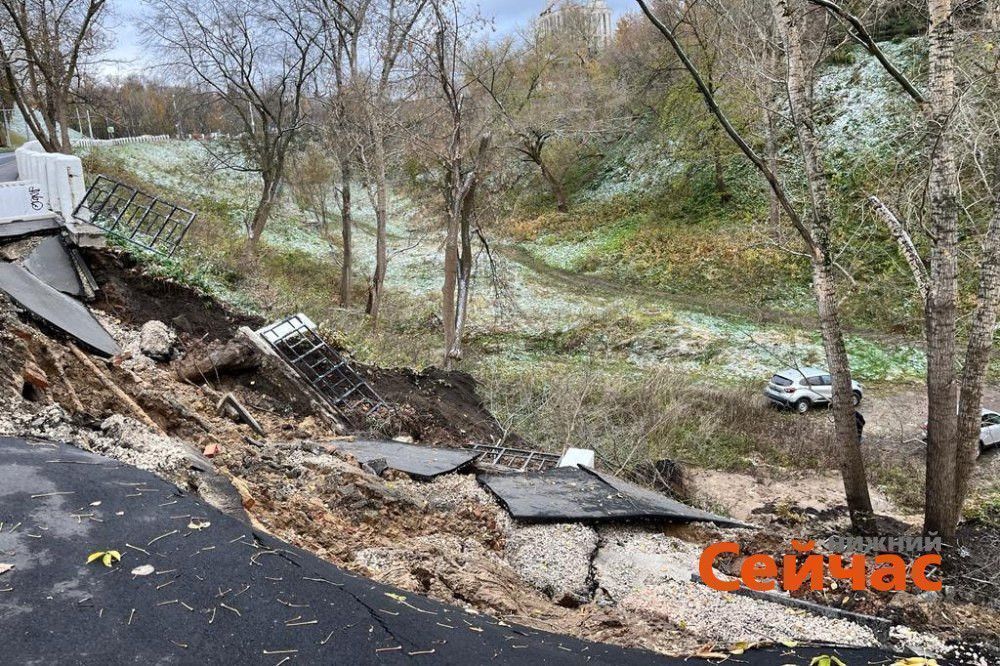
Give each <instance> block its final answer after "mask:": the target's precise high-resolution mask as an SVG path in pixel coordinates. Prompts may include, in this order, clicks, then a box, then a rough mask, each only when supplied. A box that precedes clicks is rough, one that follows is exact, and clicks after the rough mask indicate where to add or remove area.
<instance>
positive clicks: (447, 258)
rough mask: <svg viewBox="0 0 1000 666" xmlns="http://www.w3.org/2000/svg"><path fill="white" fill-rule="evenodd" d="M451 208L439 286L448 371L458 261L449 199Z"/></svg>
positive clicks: (455, 226)
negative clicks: (441, 278)
mask: <svg viewBox="0 0 1000 666" xmlns="http://www.w3.org/2000/svg"><path fill="white" fill-rule="evenodd" d="M451 199H452V201H451V206H450V207H449V210H448V231H447V234H446V236H445V241H444V284H443V285H442V286H441V299H442V300H441V319H442V325H443V329H444V367H445V369H448V370H450V369H451V365H452V361H453V360H454V357H453V356H452V354H453V352H454V350H455V342H456V329H457V327H456V324H457V321H458V319H457V317H456V304H457V301H456V294H457V292H458V282H459V277H458V273H459V261H458V231H459V221H458V214H457V213H458V211H457V210H455V208H456V203H455V201H454V197H451Z"/></svg>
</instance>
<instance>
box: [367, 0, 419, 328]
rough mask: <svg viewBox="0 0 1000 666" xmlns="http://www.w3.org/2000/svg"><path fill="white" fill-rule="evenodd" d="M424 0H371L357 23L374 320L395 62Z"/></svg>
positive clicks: (375, 318) (382, 257) (380, 288)
mask: <svg viewBox="0 0 1000 666" xmlns="http://www.w3.org/2000/svg"><path fill="white" fill-rule="evenodd" d="M427 2H428V0H372V2H371V5H370V6H369V8H368V10H367V19H366V21H365V23H364V25H363V29H364V39H363V42H362V43H363V48H364V50H365V58H364V65H365V66H364V68H363V69H360V71H359V72H358V77H357V80H356V81H355V86H356V89H357V95H358V96H357V97H356V98H355V99H357V100H358V102H359V105H360V107H361V109H360V112H361V117H362V120H363V127H364V134H365V136H364V139H363V141H362V143H361V150H360V152H359V157H360V160H361V164H362V166H363V167H364V171H365V184H366V188H367V191H368V195H369V198H370V199H371V201H372V204H373V205H374V207H375V226H376V231H375V234H376V238H375V271H374V273H373V274H372V277H371V282H370V284H369V290H368V305H367V307H366V311H367V313H368V314H369V315H370V316H371V318H372V323H373V325H374V326H375V327H377V326H378V324H379V317H380V315H381V308H382V298H383V295H384V293H383V292H384V290H385V275H386V270H387V268H388V264H389V250H388V247H389V239H388V220H389V160H390V157H389V150H390V146H389V140H390V137H391V135H392V133H393V131H394V130H396V129H397V128H398V123H399V121H398V118H397V112H398V109H399V101H400V100H399V98H398V97H395V96H394V95H395V94H396V93H398V92H399V91H400V89H401V87H402V85H401V81H400V79H405V78H406V72H404V71H401V70H402V67H401V65H402V64H404V59H405V58H406V57H407V56H408V51H407V49H408V47H409V46H411V38H412V36H413V33H414V31H415V30H416V29H417V28H418V27H419V23H420V21H421V19H422V18H423V17H424V10H425V9H426V7H427Z"/></svg>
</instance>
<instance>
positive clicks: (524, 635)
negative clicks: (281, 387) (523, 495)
mask: <svg viewBox="0 0 1000 666" xmlns="http://www.w3.org/2000/svg"><path fill="white" fill-rule="evenodd" d="M108 550H114V551H118V552H119V553H120V554H121V561H120V562H118V563H117V564H115V565H114V566H113V567H105V566H104V565H103V564H102V563H101V561H100V560H98V561H95V562H92V563H90V564H88V563H87V559H88V556H89V555H90V554H92V553H94V552H98V551H108ZM5 565H13V568H9V567H8V566H5ZM142 574H145V575H142ZM0 627H2V636H3V640H2V641H0V644H2V650H3V656H2V661H3V662H5V663H18V664H21V663H45V664H121V663H162V664H185V663H199V664H223V663H225V664H230V663H241V664H243V663H246V664H273V665H276V664H289V665H291V664H294V663H302V664H316V663H351V664H360V663H379V664H381V663H398V662H404V661H415V660H420V661H423V662H425V663H435V664H440V663H462V664H470V663H485V662H491V663H499V664H508V663H515V662H516V663H522V664H523V663H545V664H578V663H582V662H584V661H587V662H589V663H597V664H602V663H608V664H610V663H614V664H682V663H684V664H690V663H692V662H691V660H686V661H685V660H679V659H668V658H664V657H660V656H658V655H654V654H652V653H648V652H643V651H639V650H626V649H622V648H617V647H614V646H609V645H599V644H594V643H586V642H583V641H579V640H576V639H573V638H568V637H563V636H557V635H553V634H545V633H541V632H537V631H532V630H528V629H522V628H519V627H515V626H511V625H508V624H506V623H503V622H499V621H497V620H495V619H492V618H489V617H486V616H483V615H479V614H471V613H467V612H465V611H463V610H461V609H458V608H454V607H449V606H445V605H443V604H439V603H435V602H432V601H430V600H427V599H425V598H422V597H417V596H414V595H412V594H409V593H403V592H401V591H399V590H396V589H394V588H390V587H387V586H384V585H379V584H376V583H373V582H372V581H370V580H367V579H363V578H359V577H356V576H352V575H349V574H347V573H345V572H343V571H341V570H340V569H338V568H336V567H334V566H333V565H331V564H329V563H326V562H324V561H322V560H320V559H318V558H316V557H314V556H312V555H310V554H308V553H306V552H304V551H301V550H299V549H297V548H294V547H292V546H289V545H287V544H285V543H282V542H280V541H278V540H276V539H274V538H271V537H269V536H267V535H263V534H258V533H254V532H252V531H250V529H249V528H247V527H246V526H245V525H243V524H242V523H239V522H238V521H236V520H234V519H232V518H229V517H227V516H225V515H223V514H221V513H220V512H218V511H216V510H215V509H213V508H211V507H209V506H207V505H205V504H203V503H202V502H199V501H197V500H195V499H194V498H192V497H191V496H189V495H186V494H185V493H183V492H181V491H180V490H179V489H177V488H176V487H175V486H172V485H170V484H169V483H167V482H165V481H162V480H160V479H159V478H158V477H156V476H154V475H152V474H149V473H146V472H142V471H140V470H137V469H135V468H132V467H128V466H125V465H122V464H120V463H118V462H116V461H113V460H110V459H108V458H102V457H100V456H96V455H93V454H90V453H87V452H84V451H82V450H79V449H76V448H74V447H71V446H68V445H64V444H53V443H48V442H26V441H24V440H21V439H9V438H0ZM819 654H838V655H840V658H841V659H842V660H843V661H844V662H846V663H848V664H855V663H859V664H861V663H872V662H876V661H881V662H886V661H889V662H891V661H892V658H891V655H888V654H886V653H880V652H878V651H875V650H847V651H841V652H835V651H833V650H831V649H829V648H824V649H809V650H798V649H797V650H794V651H793V650H789V649H786V648H780V649H775V650H772V651H757V652H754V653H752V654H744V655H742V656H740V657H739V659H740V660H741V661H742V662H744V663H753V664H775V665H777V664H809V663H810V661H811V659H812V658H813V657H814V656H816V655H819Z"/></svg>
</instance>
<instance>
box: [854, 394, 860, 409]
mask: <svg viewBox="0 0 1000 666" xmlns="http://www.w3.org/2000/svg"><path fill="white" fill-rule="evenodd" d="M860 404H861V391H855V392H854V406H855V407H857V406H858V405H860Z"/></svg>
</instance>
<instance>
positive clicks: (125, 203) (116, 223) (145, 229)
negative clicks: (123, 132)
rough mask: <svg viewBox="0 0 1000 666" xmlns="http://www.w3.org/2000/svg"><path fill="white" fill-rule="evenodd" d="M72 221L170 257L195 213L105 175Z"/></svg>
mask: <svg viewBox="0 0 1000 666" xmlns="http://www.w3.org/2000/svg"><path fill="white" fill-rule="evenodd" d="M73 218H74V219H76V220H77V221H79V222H83V223H86V224H92V225H94V226H95V227H97V228H99V229H101V230H103V231H104V232H105V233H108V234H110V235H112V236H115V237H117V238H121V239H122V240H125V241H127V242H129V243H132V244H133V245H138V246H139V247H142V248H144V249H146V250H149V251H151V252H155V253H157V254H160V255H163V256H166V257H170V256H173V254H174V252H176V250H177V247H178V246H179V245H180V243H181V241H182V240H184V235H185V234H187V232H188V229H190V228H191V224H192V223H193V222H194V218H195V214H194V213H193V212H191V211H190V210H188V209H186V208H182V207H181V206H177V205H174V204H171V203H168V202H166V201H163V200H162V199H160V198H159V197H154V196H152V195H150V194H146V193H145V192H143V191H141V190H138V189H136V188H134V187H130V186H128V185H125V184H124V183H120V182H118V181H116V180H112V179H111V178H108V177H107V176H98V177H97V179H96V180H95V181H94V182H93V183H92V184H91V185H90V187H89V188H88V189H87V194H86V195H85V196H84V197H83V201H81V202H80V204H79V205H78V206H77V207H76V209H75V210H74V211H73Z"/></svg>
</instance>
